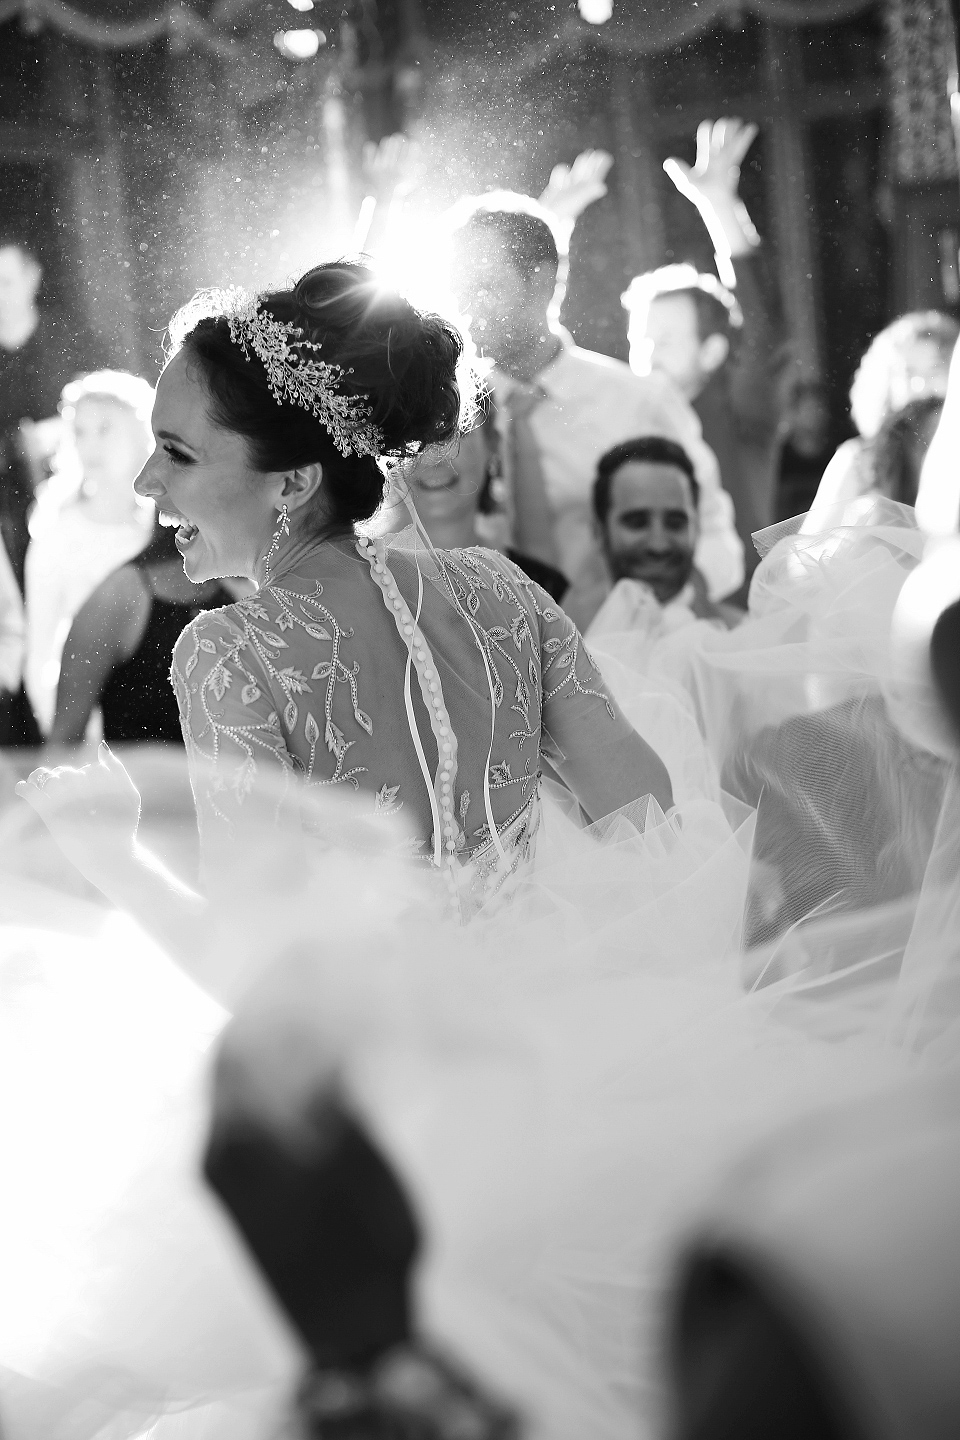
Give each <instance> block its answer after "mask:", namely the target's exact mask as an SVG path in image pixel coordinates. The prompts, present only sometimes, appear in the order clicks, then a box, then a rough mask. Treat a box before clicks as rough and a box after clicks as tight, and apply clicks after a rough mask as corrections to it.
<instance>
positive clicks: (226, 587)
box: [50, 525, 252, 745]
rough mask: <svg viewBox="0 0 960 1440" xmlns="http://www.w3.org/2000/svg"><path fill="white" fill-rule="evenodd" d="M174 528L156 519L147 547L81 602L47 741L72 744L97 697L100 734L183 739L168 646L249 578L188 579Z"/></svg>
mask: <svg viewBox="0 0 960 1440" xmlns="http://www.w3.org/2000/svg"><path fill="white" fill-rule="evenodd" d="M175 533H176V532H175V531H174V530H172V529H170V528H168V527H161V526H159V525H158V526H157V529H156V533H155V535H154V538H153V540H152V541H151V542H150V544H149V545H148V546H147V548H146V549H145V550H144V551H143V552H142V553H141V554H139V555H138V556H137V557H136V559H135V560H134V561H133V562H132V563H131V564H128V565H122V566H121V567H120V568H119V569H118V570H115V571H114V572H113V574H112V575H108V576H107V578H106V579H105V580H103V581H101V583H100V584H99V585H98V586H97V588H96V589H95V590H94V592H93V594H92V595H91V596H90V598H89V599H88V600H87V601H86V603H85V604H84V605H83V606H82V608H81V610H80V613H79V614H78V615H77V617H76V619H75V620H74V622H73V624H72V626H71V627H70V633H69V635H68V636H67V640H66V644H65V645H64V648H63V661H62V664H61V667H60V683H59V685H58V687H57V709H56V715H55V717H54V721H53V727H52V729H51V731H50V741H51V744H54V745H79V744H80V743H81V741H82V740H83V738H84V736H85V735H86V733H87V727H88V725H89V723H90V717H91V715H92V714H93V712H94V709H95V707H96V706H98V705H99V707H100V714H101V717H102V721H103V738H104V739H105V740H108V741H118V742H119V741H126V742H129V743H132V742H134V741H153V742H156V743H169V744H173V745H181V744H182V743H183V737H182V734H181V731H180V716H179V712H178V710H177V702H176V699H175V697H174V694H173V690H172V688H171V685H170V662H171V657H172V656H173V647H174V645H176V643H177V641H178V640H179V638H180V636H181V634H182V632H183V630H184V629H185V627H186V626H187V625H188V624H189V623H190V621H191V620H194V619H196V617H197V616H198V615H199V614H200V612H201V610H215V609H217V608H218V607H219V606H221V605H229V604H230V603H231V601H233V600H236V599H237V598H238V597H239V596H241V595H244V594H249V593H250V591H251V589H252V586H251V585H249V584H248V583H247V582H245V581H239V580H235V581H230V580H228V581H223V582H221V581H218V580H217V581H208V582H207V583H206V584H204V585H194V584H193V582H192V581H190V580H188V579H187V577H186V575H185V574H184V572H183V557H182V556H181V554H180V552H179V551H178V549H177V547H176V543H175V538H174V537H175Z"/></svg>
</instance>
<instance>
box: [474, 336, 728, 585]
mask: <svg viewBox="0 0 960 1440" xmlns="http://www.w3.org/2000/svg"><path fill="white" fill-rule="evenodd" d="M491 378H492V381H493V387H494V394H495V397H496V400H497V411H498V423H499V424H500V425H502V426H504V427H505V426H506V418H505V417H506V405H505V401H506V397H507V396H508V395H509V393H510V390H511V389H512V388H513V387H514V385H515V384H516V382H515V381H514V380H512V379H511V377H510V376H508V375H506V374H504V373H502V372H501V371H499V370H494V371H493V374H492V377H491ZM535 384H536V385H537V387H538V388H539V389H540V390H542V391H543V392H544V398H543V399H542V400H541V401H540V403H539V404H538V405H537V406H536V408H535V409H534V410H533V411H532V413H531V415H530V424H531V427H532V430H533V434H534V437H535V439H536V442H537V447H538V449H539V452H540V463H541V467H542V470H543V479H544V485H545V488H546V492H547V498H548V501H549V503H550V506H551V508H552V510H553V513H554V539H555V543H556V548H557V552H558V554H559V557H560V564H561V568H562V569H563V572H564V574H565V575H566V576H567V579H568V580H570V581H571V583H574V584H577V583H581V584H582V583H584V581H586V580H588V579H589V578H590V577H591V576H592V575H593V574H594V573H595V572H596V569H597V565H598V563H600V564H601V566H602V562H600V554H599V548H598V544H597V539H596V536H595V532H594V526H593V519H592V509H591V493H592V490H593V481H594V478H595V475H596V469H597V461H598V460H599V459H600V457H601V455H603V454H604V453H605V452H606V451H607V450H609V449H611V447H612V446H614V445H619V444H620V443H621V442H622V441H624V440H634V439H636V438H637V437H638V436H641V435H663V436H666V438H667V439H669V440H674V441H676V442H677V443H678V444H680V445H682V446H683V448H684V449H685V450H686V451H687V453H688V454H689V456H690V459H691V460H692V461H693V466H694V471H695V473H696V476H697V480H698V482H699V484H700V506H699V511H700V539H699V542H698V544H697V550H696V563H697V568H698V569H699V571H700V573H701V574H702V575H703V577H704V579H705V581H706V584H707V591H708V593H709V595H710V598H711V599H712V600H718V599H720V598H722V597H723V596H724V595H729V594H730V593H731V592H732V591H734V590H736V589H737V588H738V587H739V585H740V584H741V583H742V581H743V576H744V568H743V544H742V542H741V540H740V537H739V536H738V535H737V531H736V527H735V525H734V514H733V501H732V500H731V499H730V496H729V495H728V494H727V493H726V491H725V490H723V489H722V488H721V485H720V469H719V466H718V465H717V460H716V456H715V455H714V453H713V451H712V450H711V449H710V448H709V446H707V445H706V444H705V443H704V441H703V437H702V434H701V429H700V421H699V419H698V417H697V414H696V412H695V411H694V409H693V407H692V406H691V405H689V404H688V403H687V401H686V400H685V399H684V398H683V396H682V395H681V394H680V392H679V390H677V388H676V387H675V386H674V385H673V383H672V382H671V381H670V380H668V379H667V378H666V377H665V376H647V377H641V376H639V375H634V373H633V371H632V370H631V369H630V367H629V365H625V364H624V363H623V361H622V360H614V359H612V358H611V357H610V356H608V355H599V354H597V353H596V352H595V351H592V350H581V349H580V347H579V346H577V345H573V344H571V343H567V342H564V345H563V348H562V349H561V350H560V352H559V354H558V355H557V357H556V358H555V359H554V360H552V361H551V362H550V363H549V364H548V365H546V366H545V367H544V369H543V370H541V371H540V373H539V374H538V375H537V377H536V381H535ZM508 484H509V476H508Z"/></svg>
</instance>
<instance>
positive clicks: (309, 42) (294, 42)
mask: <svg viewBox="0 0 960 1440" xmlns="http://www.w3.org/2000/svg"><path fill="white" fill-rule="evenodd" d="M326 38H327V37H326V36H325V35H324V34H323V31H322V30H278V31H277V33H276V35H274V37H273V43H274V45H276V47H277V49H278V50H279V51H280V54H281V55H282V56H283V57H284V59H285V60H312V59H313V57H314V55H316V53H317V51H318V50H319V49H320V46H321V45H322V44H323V43H324V42H325V41H326Z"/></svg>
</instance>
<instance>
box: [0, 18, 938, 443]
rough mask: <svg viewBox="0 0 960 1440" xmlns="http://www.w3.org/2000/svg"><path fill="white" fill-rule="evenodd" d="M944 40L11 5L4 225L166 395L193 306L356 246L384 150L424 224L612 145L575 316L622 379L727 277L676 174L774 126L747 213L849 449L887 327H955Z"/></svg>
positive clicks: (0, 139)
mask: <svg viewBox="0 0 960 1440" xmlns="http://www.w3.org/2000/svg"><path fill="white" fill-rule="evenodd" d="M581 11H582V12H583V13H581ZM604 16H605V17H606V18H603V17H604ZM585 17H586V18H585ZM591 18H592V19H593V21H594V23H591ZM597 22H600V23H597ZM290 32H298V33H299V34H300V36H301V39H300V40H299V41H298V40H294V41H292V42H286V41H284V40H283V39H282V38H279V37H283V36H285V35H286V36H289V35H290ZM310 35H312V37H313V38H312V39H310V38H308V37H309V36H310ZM950 46H951V34H950V12H949V0H884V3H877V0H867V3H864V0H740V3H737V0H699V3H694V0H659V3H656V0H649V3H640V0H614V3H613V4H612V6H611V5H610V4H609V3H608V0H581V4H580V5H579V6H578V5H577V3H575V0H556V3H554V4H549V3H545V0H512V3H510V0H349V3H346V4H341V3H335V0H314V3H313V4H312V5H311V4H310V0H295V3H292V0H273V3H267V0H186V3H184V4H183V5H176V4H174V5H170V6H169V7H167V8H165V7H164V6H163V5H160V4H157V3H154V0H66V3H65V4H59V3H56V0H0V205H2V220H0V224H2V225H3V227H4V228H5V229H6V230H8V231H9V230H14V231H16V230H20V231H21V232H22V233H23V234H24V235H25V236H27V237H28V238H29V239H30V240H31V241H32V242H33V243H34V245H35V246H36V247H37V249H38V251H39V253H40V255H41V258H42V260H43V262H44V266H45V270H46V276H47V282H46V298H47V300H48V302H49V301H50V300H53V301H55V302H56V303H58V304H60V305H61V306H62V307H63V308H65V309H66V310H67V311H68V312H69V311H73V312H74V313H77V315H78V318H84V319H85V320H86V322H87V323H88V324H90V325H91V326H92V327H93V328H94V329H95V330H96V331H98V332H99V333H100V334H101V335H102V336H103V338H104V339H105V340H106V341H107V342H108V344H109V345H110V347H111V349H112V351H113V352H114V354H115V358H116V360H117V361H118V362H119V363H123V364H125V365H127V366H130V367H132V368H135V369H140V370H142V371H143V373H145V374H147V375H148V376H149V377H150V378H153V377H154V375H155V373H156V371H157V369H158V366H159V362H160V359H161V340H162V335H163V330H164V327H165V324H166V321H167V319H168V318H169V314H170V312H171V310H172V309H173V308H175V306H176V305H177V304H178V303H180V302H181V301H182V300H183V299H184V298H186V297H187V296H188V295H189V294H190V293H191V292H192V290H193V289H194V288H196V287H197V286H199V285H205V284H212V283H225V282H228V281H230V280H235V281H238V282H241V283H246V284H253V285H262V284H265V283H268V282H269V281H271V280H276V279H277V278H285V277H286V276H287V275H289V274H292V273H294V272H296V271H297V270H299V269H301V268H304V267H305V266H306V265H307V264H309V263H311V262H312V261H313V260H315V259H317V258H322V257H323V256H324V255H325V254H329V253H331V252H335V251H342V250H347V249H350V248H351V241H352V237H353V233H354V232H353V226H354V221H355V217H356V213H357V209H358V207H359V204H360V201H361V200H362V198H363V195H364V193H365V190H366V188H368V181H367V180H365V178H364V175H363V169H362V164H361V156H362V151H363V145H364V142H365V141H369V140H374V141H376V140H378V139H379V138H381V137H382V136H384V135H386V134H390V133H393V132H396V131H403V132H405V133H406V134H407V135H408V136H410V137H411V138H413V139H415V140H416V141H417V142H418V148H417V151H416V155H415V159H414V165H413V174H412V175H411V176H410V181H411V183H412V184H413V186H414V189H413V192H412V195H413V198H414V203H415V206H416V209H417V216H418V220H419V221H421V222H424V223H427V224H429V221H430V218H431V216H433V215H439V214H440V213H441V212H442V210H443V209H444V208H445V207H446V206H447V205H448V204H449V203H450V202H451V201H453V200H454V199H456V197H457V196H458V195H460V194H461V193H463V192H465V191H466V192H470V191H476V190H480V189H484V188H487V187H489V186H493V185H507V186H511V187H514V188H519V189H522V190H527V191H530V192H532V193H538V192H539V191H540V190H541V189H542V188H543V186H544V184H545V183H546V181H547V179H548V177H549V173H550V170H551V167H552V166H553V165H554V164H555V163H557V162H558V161H560V160H565V161H569V160H571V159H572V158H573V156H574V155H575V154H576V153H577V152H578V151H579V150H581V149H583V148H585V147H600V148H603V149H607V150H610V151H611V152H612V153H613V154H614V156H615V160H616V163H615V166H614V169H613V171H612V174H611V178H610V189H609V194H608V195H607V196H606V198H605V199H604V200H602V201H601V202H600V203H598V204H597V205H595V206H593V207H592V208H591V209H590V210H589V211H588V212H587V213H586V215H585V216H584V218H583V220H582V222H581V224H580V226H579V227H578V229H577V231H576V234H575V237H574V245H573V256H572V280H571V287H570V293H569V296H568V300H567V306H566V310H565V313H564V317H563V318H564V320H565V323H566V324H567V325H568V326H569V328H570V329H571V330H572V331H573V333H574V335H575V336H576V338H577V339H578V340H579V341H580V342H581V343H583V344H586V345H588V346H591V347H593V348H597V349H600V350H604V351H607V352H608V353H610V354H616V355H621V356H625V354H626V345H625V327H624V316H623V312H622V310H621V308H620V304H619V295H620V292H621V291H622V289H623V288H624V287H625V285H626V283H627V282H628V281H629V279H630V278H631V276H632V275H634V274H636V273H637V272H638V271H639V270H642V269H645V268H649V267H650V266H653V265H655V264H659V263H662V262H663V261H666V260H680V259H685V258H695V259H696V260H697V261H698V262H699V263H700V264H701V266H703V265H708V264H709V261H710V255H709V246H708V242H707V238H706V235H705V234H704V233H703V232H702V227H701V226H700V222H699V220H698V218H697V216H696V214H695V213H694V211H693V209H692V207H691V206H689V205H688V204H686V203H685V202H684V201H683V200H682V199H681V198H680V197H679V196H678V195H677V193H676V192H675V191H674V189H673V187H672V186H671V185H670V183H669V181H667V180H666V178H665V177H664V175H663V173H662V170H661V163H662V161H663V159H664V158H665V157H666V156H667V155H670V154H679V155H682V156H684V157H685V158H687V159H692V158H693V151H694V136H695V133H696V127H697V124H698V122H699V121H700V120H702V119H704V118H707V117H709V118H715V117H717V116H719V115H722V114H736V115H740V116H743V117H745V118H747V119H751V120H756V121H757V122H758V124H759V125H760V127H761V131H760V138H759V140H758V142H757V144H756V145H755V146H754V148H753V150H752V152H751V155H750V158H749V161H748V164H747V167H746V170H745V173H744V176H743V180H742V192H743V195H744V198H745V200H746V201H747V205H748V208H749V209H750V211H751V214H752V215H753V216H754V218H755V220H756V222H757V225H758V228H759V229H760V230H761V233H762V234H763V235H764V237H765V238H766V239H767V240H768V241H769V244H770V247H771V251H772V254H773V256H774V259H775V264H776V269H777V273H778V274H779V279H780V284H781V289H782V294H783V298H784V305H785V309H786V312H787V317H788V321H789V325H790V330H791V334H792V339H793V347H794V353H795V359H796V365H797V369H798V371H799V373H801V374H802V375H804V376H806V377H809V378H822V379H824V380H825V381H826V383H827V384H828V386H829V388H830V392H831V396H832V397H833V402H834V407H835V410H836V415H837V423H838V425H840V424H842V416H843V415H844V413H845V396H846V388H847V386H848V384H849V379H850V376H851V374H852V371H853V368H854V366H855V363H856V360H857V358H858V356H859V355H860V353H861V352H862V350H863V348H864V346H865V343H866V342H867V340H868V339H869V338H870V336H871V335H872V334H874V333H875V332H876V330H878V329H879V328H880V327H881V326H882V325H883V324H884V323H885V322H886V321H887V320H888V319H890V318H891V317H892V316H893V315H894V314H896V313H899V312H900V311H902V310H905V309H909V308H916V307H918V306H927V305H929V306H936V307H938V308H943V309H948V310H952V311H954V312H955V313H956V312H958V310H960V275H958V265H957V252H958V245H960V222H958V215H957V199H956V194H957V190H956V161H955V151H954V147H953V142H952V136H951V130H950V115H949V108H948V103H947V98H946V96H947V84H948V76H947V65H948V62H947V57H948V55H949V54H950ZM297 49H300V50H301V51H303V50H307V51H309V50H310V49H315V53H314V54H308V55H306V57H305V58H302V59H298V58H296V55H295V54H294V53H293V52H294V51H296V50H297Z"/></svg>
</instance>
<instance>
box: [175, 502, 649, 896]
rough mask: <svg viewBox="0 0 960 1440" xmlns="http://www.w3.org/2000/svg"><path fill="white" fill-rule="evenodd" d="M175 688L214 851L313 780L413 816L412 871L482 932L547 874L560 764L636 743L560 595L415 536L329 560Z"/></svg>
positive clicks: (209, 619)
mask: <svg viewBox="0 0 960 1440" xmlns="http://www.w3.org/2000/svg"><path fill="white" fill-rule="evenodd" d="M171 678H172V681H173V684H174V688H175V690H176V693H177V699H178V702H179V705H180V715H181V721H182V724H183V730H184V738H185V740H186V744H187V750H188V755H189V758H190V765H191V778H192V782H193V785H194V791H195V795H196V800H197V806H198V811H199V815H200V824H201V832H202V834H204V838H205V840H206V838H207V836H208V834H209V832H210V831H211V829H217V830H219V831H220V832H221V833H224V831H225V830H226V832H227V833H228V832H229V829H230V827H231V825H232V824H233V822H235V821H236V820H238V819H239V818H240V816H241V813H242V809H243V806H244V803H245V801H246V800H247V798H248V797H249V796H250V794H251V792H252V791H253V790H254V789H255V788H256V787H257V786H258V785H259V784H261V782H266V784H267V785H269V784H274V785H275V783H276V778H277V776H278V775H280V776H282V777H283V780H284V782H285V783H284V785H282V786H281V787H280V791H279V793H280V794H282V796H283V799H282V801H281V802H279V803H281V804H289V803H294V804H296V803H297V800H296V796H297V788H296V787H295V786H294V785H292V784H291V781H292V780H293V777H294V776H299V777H300V778H301V779H302V781H303V782H304V783H305V784H306V785H307V786H308V787H313V786H329V785H349V786H352V787H353V788H354V789H355V790H357V791H359V792H361V793H366V794H368V795H369V796H370V801H371V805H372V807H373V809H374V810H375V811H376V812H379V813H398V812H402V814H401V816H400V818H401V820H403V821H405V823H406V831H407V835H408V837H409V838H408V841H407V844H408V846H409V849H410V851H411V853H412V854H415V855H417V856H420V857H423V858H424V859H426V860H430V861H432V862H433V863H434V864H435V865H436V866H437V867H438V868H439V869H442V870H443V871H444V872H445V873H446V874H447V875H448V876H449V877H450V880H451V885H452V889H453V893H454V894H455V896H456V897H457V903H458V904H459V905H460V907H461V910H464V909H465V910H466V911H467V912H469V911H472V910H473V909H475V908H476V906H477V905H478V904H480V903H482V902H483V900H484V899H485V898H487V897H488V896H489V895H491V894H492V893H494V892H495V891H496V890H498V889H499V888H500V887H501V886H502V885H503V883H504V881H505V880H506V878H507V877H508V876H509V875H511V874H513V873H515V872H516V871H517V870H518V868H519V867H520V866H521V865H522V863H523V862H524V861H525V860H527V859H529V858H530V857H531V855H532V850H533V845H534V841H535V837H536V831H537V825H538V819H539V806H538V792H539V779H540V771H541V759H542V757H544V756H546V757H548V758H550V759H551V760H552V761H553V762H554V763H555V764H557V765H558V766H559V767H561V768H562V766H563V764H564V761H565V759H566V755H567V751H568V750H570V749H571V748H572V749H575V748H576V745H577V743H578V736H579V735H582V734H584V733H585V732H587V733H589V732H590V731H591V730H593V729H594V727H595V726H596V725H597V724H600V723H603V724H605V725H606V726H607V727H608V729H609V730H615V729H616V728H618V727H619V726H625V725H626V722H625V721H624V720H623V717H622V716H621V715H620V714H619V712H618V711H617V709H616V706H615V705H614V703H613V701H612V700H611V698H610V696H609V694H608V692H607V690H606V688H605V686H604V684H603V682H602V680H601V679H600V677H599V674H598V672H597V671H596V669H595V667H594V666H593V663H592V661H591V659H590V657H589V654H588V653H587V652H586V651H585V649H584V648H583V645H582V642H581V640H580V637H579V634H578V632H577V630H576V628H575V626H574V625H573V623H572V622H571V621H570V620H569V619H568V618H567V616H566V615H565V614H564V613H563V611H561V610H560V609H559V608H558V607H557V606H556V605H555V604H554V603H553V601H552V600H551V599H550V597H549V596H548V595H547V594H546V592H545V591H543V590H541V589H540V587H539V586H537V585H535V584H534V583H533V582H532V581H530V580H529V579H528V578H527V577H526V576H525V575H524V574H523V572H522V571H520V570H518V569H517V568H516V566H514V565H513V564H511V562H510V561H508V560H507V559H505V558H504V557H503V556H502V555H499V554H497V553H495V552H492V551H485V550H479V549H470V550H456V551H434V550H427V549H426V547H425V546H424V544H423V541H422V540H421V539H420V537H419V536H418V535H417V533H416V531H414V530H412V529H411V530H407V531H404V532H403V533H402V534H401V535H397V536H391V537H390V538H389V540H383V539H380V540H376V541H373V540H369V539H366V538H360V539H357V540H352V539H350V540H343V541H336V542H331V543H327V544H324V545H322V546H319V547H317V549H316V550H315V551H313V552H312V553H311V554H310V555H308V556H307V557H306V559H304V560H303V561H301V562H298V563H297V565H296V568H295V570H294V571H293V572H290V571H288V572H287V573H282V572H281V573H280V574H279V575H278V576H277V577H276V579H275V581H274V583H273V584H271V585H270V586H269V587H266V588H264V589H262V590H261V591H259V592H258V593H257V594H256V595H254V596H252V597H251V598H249V599H244V600H239V601H237V602H235V603H234V604H232V605H227V606H225V607H224V608H223V609H221V610H217V611H211V612H207V613H205V614H203V615H201V616H198V617H197V619H196V620H194V621H193V622H192V623H191V624H190V625H189V626H188V627H187V628H186V630H185V631H184V632H183V634H182V636H181V637H180V640H179V641H178V643H177V646H176V649H175V652H174V660H173V669H172V675H171ZM611 738H612V737H611ZM485 780H486V784H485ZM491 821H492V824H493V828H491Z"/></svg>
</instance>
